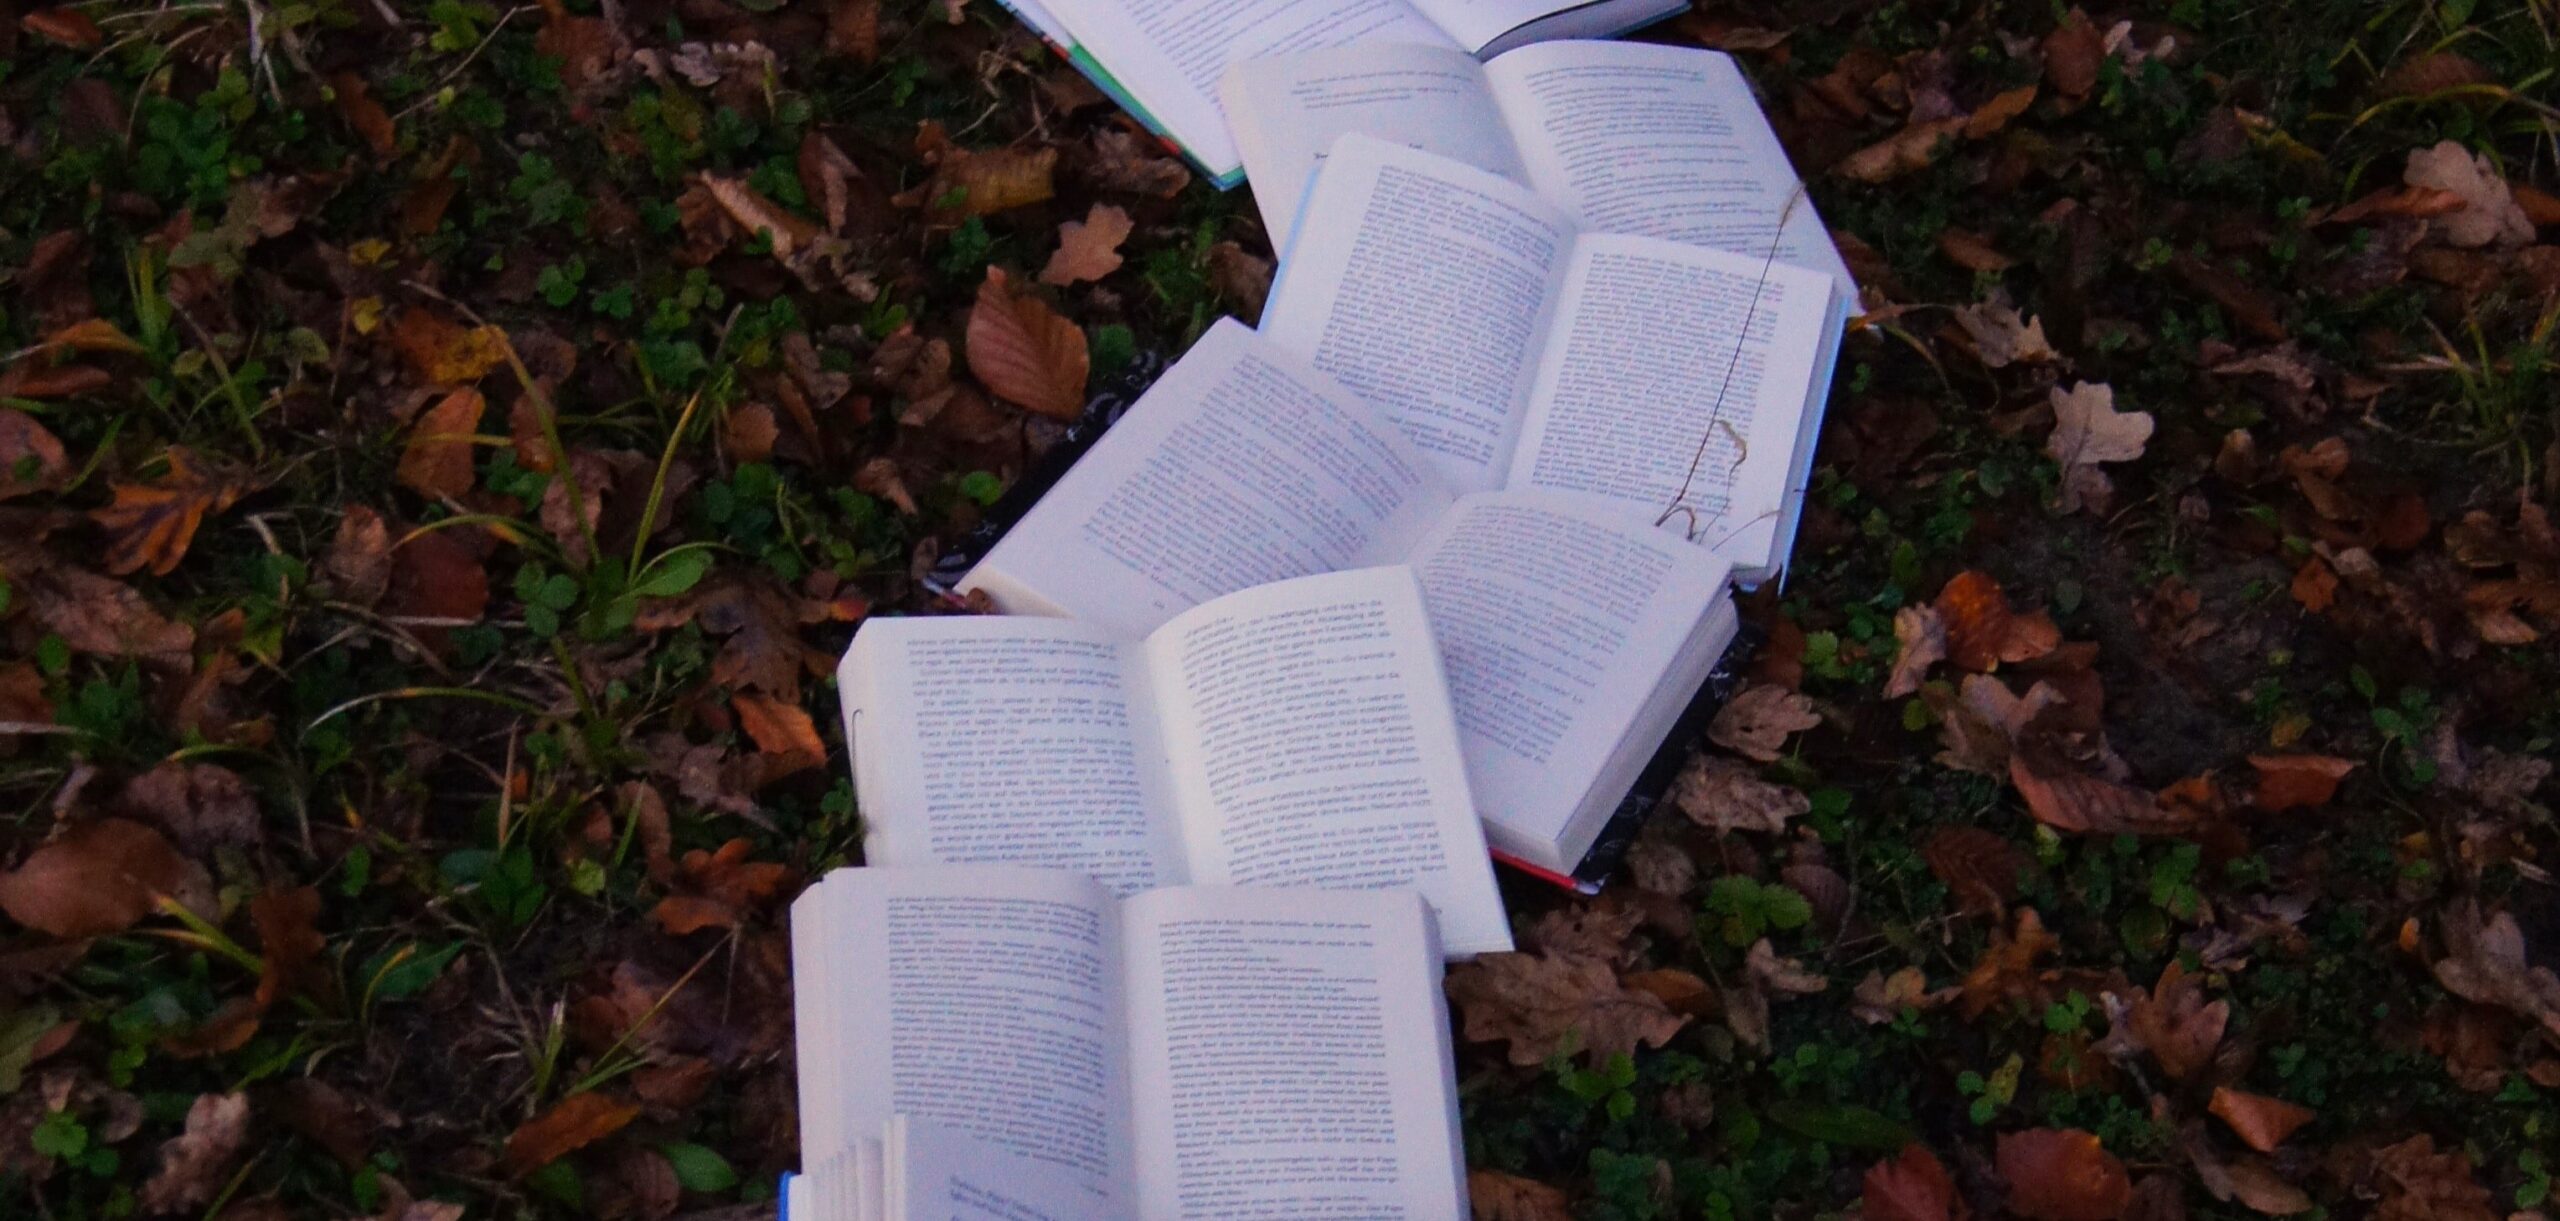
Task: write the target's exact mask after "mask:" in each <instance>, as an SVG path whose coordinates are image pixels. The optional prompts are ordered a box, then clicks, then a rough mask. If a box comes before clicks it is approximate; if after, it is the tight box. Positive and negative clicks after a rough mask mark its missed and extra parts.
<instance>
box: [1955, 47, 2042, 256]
mask: <svg viewBox="0 0 2560 1221" xmlns="http://www.w3.org/2000/svg"><path fill="white" fill-rule="evenodd" d="M2035 100H2036V87H2035V86H2034V85H2020V86H2018V87H2017V88H2015V89H2010V90H2005V91H2003V92H2001V93H1999V94H1997V95H1995V96H1994V97H1993V98H1992V99H1991V100H1990V101H1988V102H1984V103H1983V104H1982V105H1981V106H1980V107H1979V108H1977V109H1976V110H1975V111H1974V112H1973V113H1972V114H1970V115H1967V116H1965V121H1964V135H1965V138H1966V139H1968V140H1982V139H1988V138H1989V137H1991V136H1995V135H1998V134H1999V133H2000V129H2001V128H2004V127H2007V126H2008V125H2009V120H2011V119H2014V118H2017V117H2018V116H2019V115H2022V114H2025V113H2026V112H2027V107H2029V106H2032V105H2034V104H2035ZM1994 270H1997V269H1994Z"/></svg>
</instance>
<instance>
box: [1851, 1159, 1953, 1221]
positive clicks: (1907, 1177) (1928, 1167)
mask: <svg viewBox="0 0 2560 1221" xmlns="http://www.w3.org/2000/svg"><path fill="white" fill-rule="evenodd" d="M1858 1198H1859V1202H1860V1203H1861V1204H1862V1205H1863V1206H1864V1208H1865V1216H1866V1221H1964V1219H1965V1218H1966V1217H1969V1216H1971V1215H1972V1211H1973V1210H1971V1209H1969V1208H1967V1207H1966V1206H1965V1203H1964V1201H1963V1199H1961V1198H1960V1197H1958V1196H1957V1195H1956V1184H1955V1180H1954V1179H1951V1178H1949V1177H1947V1168H1946V1166H1945V1165H1944V1164H1942V1163H1940V1162H1939V1161H1938V1155H1937V1154H1934V1153H1931V1152H1929V1150H1928V1149H1927V1147H1925V1146H1922V1145H1918V1144H1911V1145H1904V1146H1903V1147H1902V1152H1901V1153H1900V1154H1897V1155H1895V1156H1894V1157H1892V1158H1889V1159H1887V1160H1885V1161H1880V1162H1877V1163H1876V1164H1875V1165H1873V1166H1870V1167H1868V1168H1867V1174H1866V1178H1865V1179H1864V1180H1862V1181H1861V1184H1860V1193H1859V1197H1858Z"/></svg>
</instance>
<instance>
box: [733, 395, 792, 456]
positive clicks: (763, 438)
mask: <svg viewBox="0 0 2560 1221" xmlns="http://www.w3.org/2000/svg"><path fill="white" fill-rule="evenodd" d="M781 439H782V425H781V423H780V422H779V421H777V420H775V419H774V418H773V408H771V407H767V406H765V405H764V404H762V403H740V404H739V405H737V406H736V407H733V408H731V409H730V411H729V418H728V420H727V421H726V422H725V423H723V424H722V425H721V426H720V442H721V444H722V445H724V446H726V447H727V448H728V450H729V460H730V461H732V462H741V463H743V462H762V461H764V460H766V459H768V458H771V457H773V444H774V442H776V441H779V440H781Z"/></svg>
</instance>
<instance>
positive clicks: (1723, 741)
mask: <svg viewBox="0 0 2560 1221" xmlns="http://www.w3.org/2000/svg"><path fill="white" fill-rule="evenodd" d="M1821 723H1822V714H1821V713H1818V712H1815V711H1814V710H1813V697H1811V696H1808V695H1805V694H1803V693H1801V692H1796V691H1789V690H1787V689H1786V688H1784V687H1777V686H1770V685H1768V684H1765V683H1764V684H1760V685H1756V686H1752V687H1748V688H1745V689H1744V690H1743V691H1741V692H1740V693H1739V694H1737V695H1735V696H1734V697H1733V698H1732V699H1729V700H1727V701H1725V705H1724V707H1722V708H1719V709H1717V710H1716V716H1715V720H1714V721H1712V722H1710V723H1709V724H1708V726H1707V740H1708V741H1711V742H1714V743H1715V744H1716V745H1718V746H1722V747H1724V748H1725V749H1727V750H1730V751H1733V752H1735V753H1736V754H1739V755H1742V756H1744V757H1745V758H1750V759H1757V760H1759V761H1760V762H1762V763H1775V762H1777V760H1778V756H1779V754H1780V753H1781V752H1782V751H1783V749H1784V748H1785V746H1786V744H1787V737H1788V735H1790V734H1797V733H1802V732H1804V731H1805V730H1808V729H1811V728H1813V727H1814V726H1816V725H1819V724H1821Z"/></svg>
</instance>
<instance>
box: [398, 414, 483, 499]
mask: <svg viewBox="0 0 2560 1221" xmlns="http://www.w3.org/2000/svg"><path fill="white" fill-rule="evenodd" d="M487 407H488V400H486V399H483V398H481V397H480V392H479V391H477V390H470V389H464V390H456V391H454V392H453V393H451V394H448V395H446V396H444V398H443V399H441V400H439V401H438V402H437V403H436V405H435V406H433V407H430V408H428V409H427V411H426V413H425V414H424V415H421V416H419V417H418V422H417V423H416V424H415V425H414V426H412V427H411V429H410V432H409V444H408V446H407V448H405V449H403V450H401V451H400V465H399V467H398V468H397V469H396V470H395V471H394V472H393V475H392V477H393V478H395V479H397V480H399V481H400V486H402V487H405V488H407V489H409V490H410V491H413V492H416V493H418V494H419V495H421V496H427V497H432V498H437V499H443V498H448V497H455V496H460V495H462V494H463V493H465V492H468V491H470V490H471V482H472V463H471V444H472V441H473V439H474V438H475V437H477V436H478V435H479V432H480V415H481V412H482V411H483V410H485V409H486V408H487Z"/></svg>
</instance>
